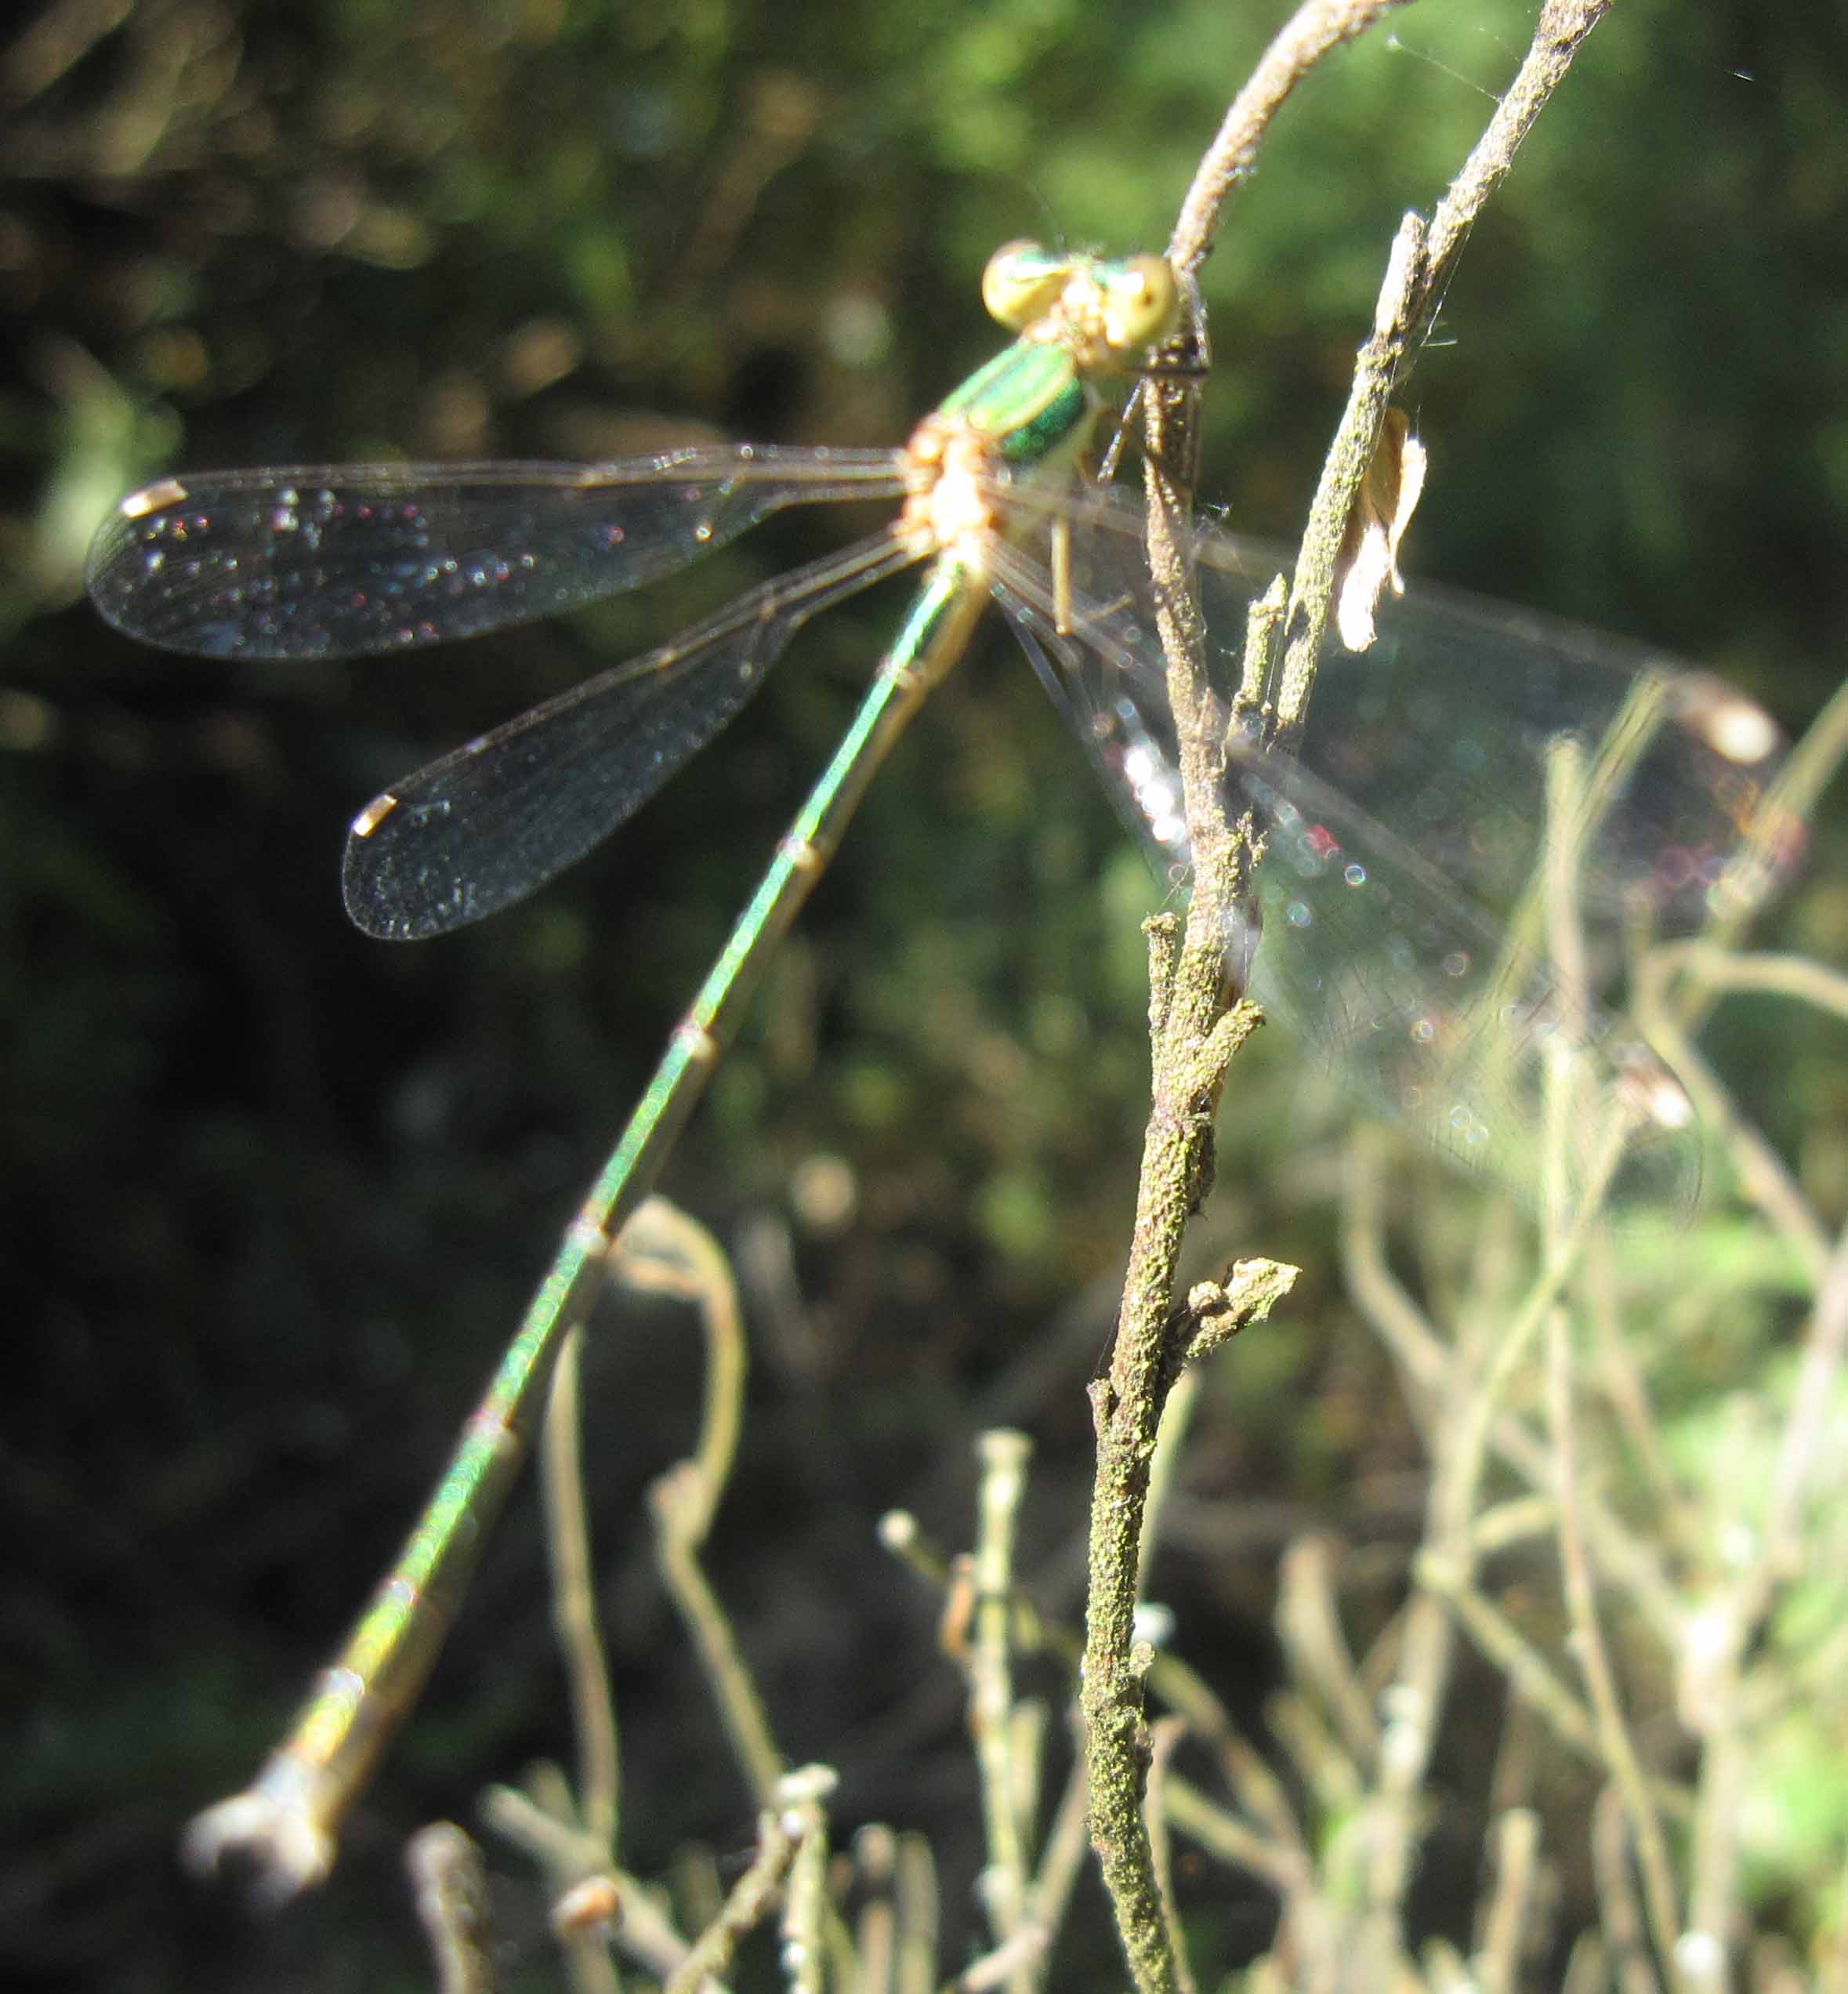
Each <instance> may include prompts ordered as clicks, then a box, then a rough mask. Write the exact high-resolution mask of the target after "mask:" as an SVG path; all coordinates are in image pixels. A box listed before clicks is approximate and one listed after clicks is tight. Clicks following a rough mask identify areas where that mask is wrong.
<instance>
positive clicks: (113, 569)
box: [89, 445, 904, 658]
mask: <svg viewBox="0 0 1848 1994" xmlns="http://www.w3.org/2000/svg"><path fill="white" fill-rule="evenodd" d="M903 490H904V478H903V476H902V473H901V469H900V459H899V456H898V455H897V453H896V452H894V451H832V450H781V451H779V450H770V449H763V448H755V447H752V446H749V445H745V446H741V447H739V446H731V445H727V446H723V447H718V448H699V449H689V450H679V451H669V452H666V453H665V454H663V455H660V456H658V457H649V458H639V459H630V460H626V461H621V462H613V463H607V464H399V465H390V464H382V465H368V466H357V467H355V466H346V467H343V468H338V469H335V468H328V467H324V466H322V467H314V466H307V467H303V468H300V469H274V470H252V471H212V472H205V473H200V474H198V475H197V476H190V475H189V476H187V477H174V478H163V479H162V480H160V481H159V482H158V484H151V485H150V486H148V487H147V488H146V489H145V490H144V491H138V492H136V493H134V494H133V495H132V496H130V497H129V498H125V499H124V500H123V501H122V502H121V504H120V505H119V506H117V508H116V509H115V510H114V513H111V516H110V517H109V519H108V520H107V521H106V522H105V523H104V524H103V527H102V528H101V530H100V531H99V532H98V534H97V535H96V540H95V542H94V543H93V544H92V547H91V549H90V554H89V590H90V595H91V598H92V600H93V601H94V602H95V604H96V607H97V608H98V609H99V610H100V611H101V612H102V614H103V616H105V617H106V618H107V619H108V621H109V622H111V623H113V624H114V625H115V626H116V627H117V629H121V630H124V631H126V632H127V633H129V635H130V636H136V637H140V638H142V639H143V640H146V641H147V642H148V643H150V644H161V645H164V646H165V647H168V649H171V650H176V651H196V652H200V653H202V654H205V655H206V656H208V657H213V658H340V657H348V656H353V655H356V654H362V653H368V652H376V651H400V650H404V649H408V648H410V647H415V646H419V645H423V644H439V643H442V642H444V641H446V640H448V639H450V638H452V637H462V636H473V635H476V634H477V633H480V632H481V631H484V630H492V629H500V628H502V626H503V625H506V624H509V623H519V622H527V621H530V620H531V619H532V618H536V617H541V616H549V615H553V614H555V613H556V612H557V611H561V610H567V609H574V608H577V607H581V606H582V604H585V603H589V602H594V601H596V600H599V599H600V597H603V596H610V595H614V594H616V593H618V592H619V591H621V590H622V589H632V588H634V587H636V586H637V585H638V584H640V583H641V582H647V581H649V580H650V579H652V578H654V576H656V575H662V574H665V573H667V572H668V571H670V570H671V569H673V568H676V567H680V566H682V565H683V564H685V563H686V562H687V561H690V560H694V558H695V557H698V555H700V554H701V553H705V551H706V550H707V549H708V548H711V547H713V546H717V545H718V544H719V543H720V542H723V541H726V540H729V539H731V538H734V536H735V535H737V534H740V533H742V532H743V531H745V529H746V528H748V527H751V526H752V525H754V524H756V522H757V521H758V520H761V519H763V518H764V517H766V515H767V514H769V513H773V512H775V511H777V509H780V508H781V507H783V506H792V505H806V504H813V503H817V502H825V501H828V500H832V499H844V498H890V497H896V496H897V495H899V494H900V493H901V492H902V491H903Z"/></svg>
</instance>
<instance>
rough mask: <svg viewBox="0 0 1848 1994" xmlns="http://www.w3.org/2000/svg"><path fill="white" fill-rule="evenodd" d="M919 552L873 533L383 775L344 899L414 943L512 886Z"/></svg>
mask: <svg viewBox="0 0 1848 1994" xmlns="http://www.w3.org/2000/svg"><path fill="white" fill-rule="evenodd" d="M917 558H918V556H917V555H916V553H915V552H913V551H912V550H911V549H910V548H908V546H906V545H905V543H904V542H900V540H898V539H897V538H894V537H893V535H890V534H889V533H882V534H877V535H874V536H873V537H872V538H870V539H867V540H863V541H861V542H860V543H859V544H858V545H857V546H853V547H850V548H848V549H845V550H844V551H842V552H841V553H835V554H832V555H830V556H828V557H826V558H825V559H824V560H820V561H817V562H815V563H813V564H812V565H810V567H806V568H800V569H798V570H796V571H795V572H794V573H792V574H789V575H782V576H780V577H778V578H777V579H776V580H774V581H773V582H767V583H766V584H765V585H764V586H762V587H761V588H758V589H753V590H752V591H751V592H750V593H748V594H746V595H744V596H740V597H739V598H738V599H737V601H735V602H734V603H733V604H730V606H729V607H727V608H726V609H725V610H723V611H721V612H720V613H719V615H716V616H714V617H712V618H710V619H708V621H707V622H705V623H702V624H701V625H698V626H697V627H696V628H695V629H692V630H690V631H687V633H684V634H683V635H682V636H679V637H678V638H676V640H674V641H673V642H672V643H671V644H665V645H664V646H662V647H661V649H660V650H658V651H650V652H649V653H648V654H647V655H646V656H644V657H642V658H636V659H634V660H632V662H629V663H628V664H626V665H620V666H618V668H617V669H615V670H614V671H613V672H609V673H604V674H603V676H601V677H599V678H595V679H592V680H589V681H588V682H587V683H585V684H583V685H581V686H577V687H573V688H572V690H571V691H569V692H567V693H565V694H562V695H561V696H560V698H556V699H554V700H551V701H549V702H547V703H546V704H545V705H542V706H535V707H534V709H532V710H531V712H527V713H524V714H522V715H521V716H520V718H519V719H517V720H510V721H509V722H508V723H506V725H505V726H504V727H496V728H495V730H494V731H493V732H491V733H490V734H484V735H482V736H481V737H480V738H479V739H478V740H476V741H470V742H469V744H468V745H466V747H462V748H458V749H456V750H455V752H453V753H452V754H448V755H445V756H443V757H442V759H441V760H439V761H435V762H432V763H430V764H429V767H427V768H424V769H421V770H419V771H418V773H417V774H415V775H411V776H409V777H407V778H405V780H404V781H402V782H400V783H397V784H394V785H393V787H392V788H391V789H390V790H388V791H387V792H386V793H385V794H384V795H382V796H379V797H378V798H376V799H375V800H374V801H373V802H372V803H369V804H368V806H367V807H366V808H365V809H364V810H362V811H361V813H360V814H359V816H358V818H356V819H355V820H354V823H353V830H352V832H351V835H350V836H349V838H348V839H347V842H346V860H345V864H344V867H343V869H342V890H343V892H344V894H345V897H346V910H347V912H348V913H349V914H350V915H352V917H353V920H354V921H355V922H356V923H357V924H358V925H359V926H361V927H362V928H364V930H366V932H367V933H368V934H373V935H378V936H380V937H383V938H384V939H386V940H390V941H419V940H422V939H423V938H425V937H428V936H430V935H436V934H444V933H446V932H447V931H448V930H450V929H452V928H458V927H462V926H466V924H467V923H469V922H471V921H478V920H480V919H482V918H483V917H484V915H489V914H492V913H494V912H496V911H497V910H498V909H499V908H503V907H505V906H507V905H510V904H511V903H512V902H513V901H516V900H519V899H521V898H523V897H524V896H525V895H526V894H529V893H531V891H532V890H534V887H536V886H541V885H542V884H543V883H545V881H546V880H548V879H550V878H552V877H553V875H554V874H555V873H556V872H560V871H561V870H562V869H563V868H564V867H565V866H567V865H570V864H571V862H572V861H574V860H575V859H578V858H580V857H582V856H583V855H584V854H585V852H587V851H589V850H590V848H591V847H592V846H593V845H595V844H597V843H600V841H601V840H602V839H604V838H605V837H607V836H608V835H609V834H610V833H611V832H612V831H614V829H615V828H616V827H617V826H618V825H619V824H621V823H622V822H623V821H624V820H625V818H628V817H629V815H630V814H632V812H633V811H635V810H638V809H639V808H640V807H641V805H642V804H643V803H645V802H647V799H648V798H649V797H650V796H653V795H654V792H655V791H656V790H657V789H659V788H660V787H661V785H662V784H663V783H664V782H665V781H667V780H668V778H669V777H670V776H671V775H672V774H673V773H674V772H675V770H676V769H678V768H679V767H680V766H681V764H682V763H683V762H685V761H686V760H687V757H688V756H690V755H691V754H693V753H694V752H695V751H696V750H697V749H699V748H701V747H702V746H704V745H705V743H706V742H707V741H710V740H711V739H712V737H713V736H714V735H715V734H717V733H718V731H719V729H720V728H721V727H723V726H725V724H726V723H727V722H728V721H729V720H731V719H732V718H733V717H734V716H735V715H736V714H737V712H739V711H740V709H741V708H742V707H743V706H744V705H745V702H746V701H747V700H748V699H749V698H751V696H752V694H753V693H755V692H756V690H757V688H758V687H759V685H760V684H761V683H763V677H764V674H765V673H766V671H767V670H768V669H769V667H770V665H772V664H774V662H775V661H776V659H777V656H778V655H779V654H780V653H781V651H782V650H783V647H784V645H785V644H788V641H789V639H790V637H791V636H792V635H793V634H794V633H795V631H796V630H797V629H799V628H800V627H801V625H803V623H804V622H806V621H807V619H808V618H810V616H812V615H814V614H815V613H816V611H818V610H820V609H822V608H824V607H826V606H827V605H828V604H830V603H832V602H835V601H838V600H839V599H840V598H841V597H842V596H846V595H850V594H852V593H854V592H855V591H857V590H858V589H863V588H866V587H868V586H870V585H871V583H872V582H875V581H878V580H879V579H880V578H882V577H883V576H886V575H892V574H896V573H897V572H898V571H900V569H902V568H904V567H909V566H911V564H912V563H913V562H914V561H915V560H916V559H917Z"/></svg>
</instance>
